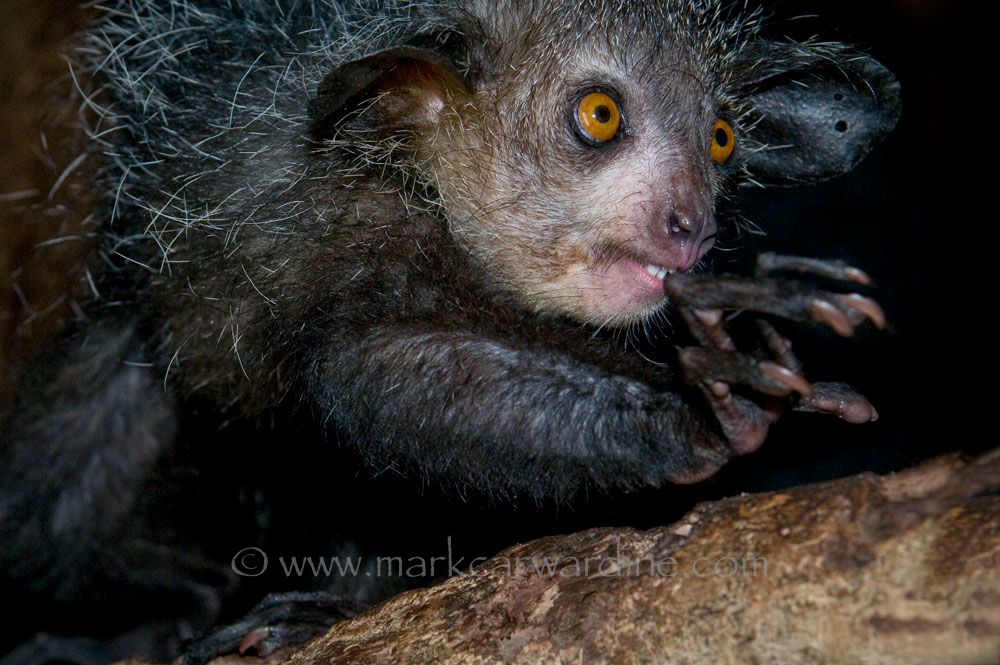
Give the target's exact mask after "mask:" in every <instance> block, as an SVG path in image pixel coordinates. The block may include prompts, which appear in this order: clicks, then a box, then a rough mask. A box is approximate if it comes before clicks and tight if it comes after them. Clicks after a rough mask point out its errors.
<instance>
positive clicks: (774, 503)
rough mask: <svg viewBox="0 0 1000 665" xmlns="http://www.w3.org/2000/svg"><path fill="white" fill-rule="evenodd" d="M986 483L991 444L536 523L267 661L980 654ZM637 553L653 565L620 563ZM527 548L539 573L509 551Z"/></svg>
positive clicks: (996, 508)
mask: <svg viewBox="0 0 1000 665" xmlns="http://www.w3.org/2000/svg"><path fill="white" fill-rule="evenodd" d="M998 487H1000V451H995V452H993V453H991V454H989V455H987V456H985V457H982V458H979V459H978V460H974V461H963V460H961V459H960V458H958V457H955V456H951V457H944V458H939V459H937V460H934V461H932V462H929V463H926V464H924V465H923V466H920V467H918V468H916V469H913V470H909V471H906V472H902V473H898V474H895V475H890V476H885V477H876V476H873V475H868V474H866V475H861V476H856V477H852V478H845V479H842V480H837V481H833V482H827V483H822V484H817V485H809V486H802V487H797V488H793V489H788V490H783V491H778V492H771V493H765V494H755V495H743V496H739V497H734V498H730V499H726V500H722V501H716V502H711V503H706V504H703V505H700V506H698V507H696V508H695V509H694V510H693V511H692V512H691V513H690V514H688V515H687V517H686V518H685V519H683V520H682V521H680V522H678V523H676V524H673V525H671V526H667V527H662V528H658V529H653V530H650V531H644V532H640V531H634V530H630V529H595V530H591V531H586V532H582V533H577V534H573V535H570V536H560V537H551V538H545V539H542V540H538V541H534V542H531V543H527V544H525V545H519V546H516V547H513V548H510V549H508V550H506V551H504V552H502V553H501V554H500V555H498V556H497V557H495V558H493V559H491V560H489V561H486V562H483V563H481V564H480V565H478V566H477V567H476V568H475V571H474V574H466V575H462V576H457V577H452V578H450V579H448V580H447V581H445V582H444V583H442V584H439V585H437V586H435V587H432V588H429V589H423V590H418V591H413V592H408V593H405V594H402V595H400V596H397V597H396V598H394V599H392V600H390V601H389V602H387V603H385V604H383V605H381V606H380V607H378V608H376V609H374V610H373V611H370V612H368V613H366V614H363V615H361V616H359V617H358V618H356V619H354V620H352V621H349V622H344V623H342V624H339V625H336V626H334V627H333V629H332V630H330V632H329V633H328V634H327V635H325V636H324V637H322V638H320V639H318V640H316V641H315V642H314V643H312V644H311V645H310V646H308V647H306V648H305V649H303V650H301V651H299V652H297V653H295V654H294V655H292V656H291V657H290V658H289V659H288V660H286V661H284V662H285V663H287V665H321V664H322V665H327V664H331V663H337V664H346V663H398V664H401V665H402V664H403V663H438V664H441V663H456V664H457V663H581V662H614V663H620V664H625V663H674V664H680V663H712V664H717V663H782V664H792V663H825V664H827V665H830V664H834V663H844V664H848V663H850V664H851V665H857V664H876V663H877V664H888V663H900V664H902V663H906V664H907V665H915V664H918V663H928V664H934V665H940V664H942V663H983V664H986V663H996V662H1000V496H997V495H996V493H995V492H996V490H997V488H998ZM649 557H651V558H652V559H653V560H655V561H658V562H663V561H668V563H664V564H661V570H660V571H659V572H660V573H662V574H656V573H655V572H654V574H652V575H651V574H650V569H649V567H648V564H647V563H645V562H644V563H643V564H642V566H641V570H642V572H641V574H636V573H635V566H634V562H635V560H637V559H647V560H648V558H649ZM532 558H533V559H535V560H537V561H542V560H548V561H551V562H553V565H554V570H555V572H554V573H553V574H550V573H545V574H538V572H536V571H535V570H534V566H533V564H531V563H527V565H525V563H522V565H521V568H520V569H518V568H517V567H516V566H515V565H514V564H513V563H512V562H513V561H514V560H517V559H522V560H523V559H532ZM587 558H590V573H591V574H590V575H589V576H588V575H585V574H583V572H581V571H582V570H583V566H584V564H583V562H584V560H585V559H587ZM626 558H628V559H631V560H632V562H633V565H632V569H631V570H628V569H627V567H626V566H627V564H626V562H625V560H626ZM753 558H756V559H757V566H756V574H754V573H753V567H752V565H751V564H749V563H748V564H747V568H746V572H744V571H743V563H742V562H743V561H744V560H748V559H753ZM574 560H576V561H578V562H579V567H580V568H579V570H578V569H577V568H575V567H574V565H573V561H574ZM765 560H766V562H765ZM669 561H673V562H675V565H674V564H671V563H669ZM602 562H603V563H602ZM716 562H718V573H716V572H713V567H714V566H715V564H716ZM508 565H509V566H510V567H511V571H510V572H508V569H507V568H508ZM465 569H466V571H468V566H467V564H466V565H465ZM734 571H735V572H734Z"/></svg>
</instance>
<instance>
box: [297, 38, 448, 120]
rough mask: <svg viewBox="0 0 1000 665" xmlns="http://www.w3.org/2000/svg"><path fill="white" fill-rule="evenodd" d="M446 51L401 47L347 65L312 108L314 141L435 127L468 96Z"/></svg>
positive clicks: (321, 90) (331, 77)
mask: <svg viewBox="0 0 1000 665" xmlns="http://www.w3.org/2000/svg"><path fill="white" fill-rule="evenodd" d="M446 46H447V44H445V43H443V42H437V43H434V47H433V48H429V47H427V46H424V45H401V46H395V47H391V48H387V49H384V50H382V51H378V52H376V53H373V54H371V55H367V56H364V57H361V58H358V59H356V60H351V61H348V62H345V63H342V64H341V65H340V66H338V67H337V68H335V69H334V70H333V71H331V72H330V73H329V74H327V76H326V78H325V79H323V81H322V82H321V83H320V85H319V89H318V90H317V93H316V97H315V98H313V100H312V101H311V102H310V104H309V115H310V118H311V120H312V133H313V137H314V138H316V139H324V138H328V137H330V136H332V135H333V134H334V133H335V132H336V130H337V129H338V128H339V127H344V126H349V127H350V128H352V129H355V130H364V131H368V132H373V133H374V135H375V136H378V135H380V134H391V133H393V132H396V131H399V130H407V129H409V130H415V129H419V128H420V127H430V126H433V125H434V124H435V123H436V122H437V120H438V114H439V113H440V111H441V109H442V108H444V107H445V105H446V104H448V102H449V101H452V100H454V99H456V98H461V97H464V96H465V95H467V94H468V84H467V82H466V81H465V78H464V77H463V76H462V74H461V73H460V72H459V70H458V67H457V65H456V63H455V62H454V53H452V50H453V49H452V50H449V49H447V48H445V47H446Z"/></svg>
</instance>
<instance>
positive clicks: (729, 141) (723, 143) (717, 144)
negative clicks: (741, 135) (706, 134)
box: [708, 118, 736, 164]
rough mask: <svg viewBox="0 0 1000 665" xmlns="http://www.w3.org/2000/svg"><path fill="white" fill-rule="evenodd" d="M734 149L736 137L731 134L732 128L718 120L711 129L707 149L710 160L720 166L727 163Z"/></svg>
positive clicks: (723, 121)
mask: <svg viewBox="0 0 1000 665" xmlns="http://www.w3.org/2000/svg"><path fill="white" fill-rule="evenodd" d="M735 149H736V135H735V134H733V128H732V126H731V125H730V124H729V123H728V122H726V121H725V120H723V119H722V118H719V119H718V120H716V121H715V125H714V126H713V127H712V143H711V145H709V147H708V152H709V154H711V155H712V159H714V160H715V161H717V162H718V163H720V164H722V163H723V162H725V161H727V160H728V159H729V158H730V157H731V156H732V155H733V150H735Z"/></svg>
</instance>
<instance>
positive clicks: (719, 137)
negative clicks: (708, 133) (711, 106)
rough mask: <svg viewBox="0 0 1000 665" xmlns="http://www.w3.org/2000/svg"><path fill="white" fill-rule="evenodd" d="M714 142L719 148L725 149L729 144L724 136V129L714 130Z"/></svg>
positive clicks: (727, 138)
mask: <svg viewBox="0 0 1000 665" xmlns="http://www.w3.org/2000/svg"><path fill="white" fill-rule="evenodd" d="M715 142H716V143H718V144H719V147H720V148H725V147H726V144H727V143H729V137H728V136H726V131H725V130H724V129H717V130H715Z"/></svg>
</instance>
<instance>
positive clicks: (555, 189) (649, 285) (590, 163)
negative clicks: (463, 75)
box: [418, 8, 740, 325]
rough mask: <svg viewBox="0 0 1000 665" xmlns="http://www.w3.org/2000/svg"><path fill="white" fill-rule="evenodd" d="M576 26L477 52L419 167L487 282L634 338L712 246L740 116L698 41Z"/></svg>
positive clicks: (559, 19) (551, 25)
mask: <svg viewBox="0 0 1000 665" xmlns="http://www.w3.org/2000/svg"><path fill="white" fill-rule="evenodd" d="M567 11H569V10H567V9H566V8H563V12H564V13H562V14H560V15H557V16H552V17H551V20H549V19H548V18H547V17H545V16H540V17H535V19H534V21H535V22H534V23H532V24H530V25H519V26H517V27H516V29H515V28H514V26H511V30H510V31H509V33H507V35H508V36H506V37H504V38H503V39H497V40H496V41H495V42H494V43H491V44H487V45H486V47H485V48H483V49H482V50H481V51H479V52H473V53H472V54H471V55H470V60H471V63H470V64H471V66H472V68H473V69H475V68H477V67H481V68H482V71H481V74H480V76H479V77H478V80H477V81H476V83H475V86H474V89H473V90H472V91H471V93H470V94H469V96H468V97H467V98H463V97H460V98H453V99H452V101H453V102H454V103H453V104H448V105H446V106H445V107H444V108H443V109H442V112H441V114H440V116H439V122H438V123H437V124H436V125H435V126H434V127H433V130H431V131H428V133H427V134H426V135H425V138H424V140H423V141H421V144H422V146H421V149H420V150H418V159H420V160H421V162H422V166H423V169H424V170H425V171H428V170H429V171H430V172H431V173H432V174H433V178H432V184H433V185H434V186H435V187H436V189H437V190H438V191H439V193H440V195H441V197H442V201H443V207H444V211H445V214H446V216H447V218H448V220H449V223H450V225H451V228H452V231H453V233H454V234H455V235H456V236H457V237H458V238H459V239H460V240H461V241H462V242H463V243H465V245H466V246H467V247H468V249H469V250H470V251H471V253H472V254H473V255H474V256H476V257H477V258H478V259H479V261H480V262H481V265H482V267H483V270H484V271H486V272H487V274H488V275H489V276H491V277H494V278H495V279H496V280H498V281H500V282H502V283H504V284H508V285H511V286H512V287H513V288H514V289H515V290H516V291H517V292H518V293H519V294H520V295H521V296H522V297H523V299H524V302H525V303H526V304H527V305H528V306H529V307H531V308H534V309H536V310H538V311H546V312H557V313H561V314H565V315H569V316H571V317H574V318H576V319H578V320H581V321H584V322H588V323H593V324H597V325H605V324H610V325H624V324H628V323H630V322H632V321H635V320H638V319H640V318H642V317H644V316H648V315H649V314H650V313H651V312H652V311H655V310H656V308H657V307H658V306H660V305H661V304H662V302H663V300H664V295H663V277H664V275H665V274H666V273H668V272H673V271H684V270H689V269H690V268H691V267H692V266H694V265H695V264H696V263H697V262H698V260H699V259H700V258H701V257H702V256H704V255H705V253H706V252H707V251H709V249H710V248H711V247H712V245H713V242H714V238H715V235H716V229H717V227H716V221H715V217H714V208H715V197H716V194H717V193H718V191H719V189H720V187H721V183H722V182H723V180H724V179H725V177H726V175H727V174H728V173H730V172H732V171H734V170H736V168H737V166H736V165H737V164H738V163H739V159H740V156H739V154H738V153H739V148H738V147H737V145H738V142H739V137H738V134H737V131H736V130H734V129H733V127H735V126H736V124H737V123H736V116H737V115H738V114H737V111H736V109H734V108H732V107H731V106H729V105H727V103H726V100H725V99H724V98H723V95H722V94H721V93H720V92H718V90H719V88H720V87H721V82H720V80H719V79H720V78H721V77H720V76H719V75H717V74H716V73H715V72H713V71H712V67H711V62H712V59H711V58H709V57H706V56H705V54H704V49H705V47H704V44H702V45H701V46H700V48H699V47H698V46H696V45H695V44H692V43H691V42H692V41H693V40H695V39H697V38H698V37H697V35H692V34H691V33H689V32H684V31H681V30H680V29H679V28H677V27H676V26H671V25H669V24H667V23H664V22H662V21H660V22H657V20H656V18H657V17H656V16H652V17H640V16H631V17H628V18H625V17H623V15H619V14H615V13H611V12H609V13H606V14H605V15H604V16H603V17H602V20H601V21H598V22H597V23H596V24H595V23H594V17H593V16H592V15H590V14H587V13H586V11H584V10H581V9H576V10H574V11H575V15H573V16H571V17H569V20H567V15H566V13H565V12H567ZM643 19H645V20H643ZM546 21H548V22H546ZM570 21H572V23H571V22H570ZM492 29H494V30H497V31H498V32H499V34H501V35H504V34H505V33H506V32H507V31H505V30H504V26H503V25H494V26H492Z"/></svg>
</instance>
